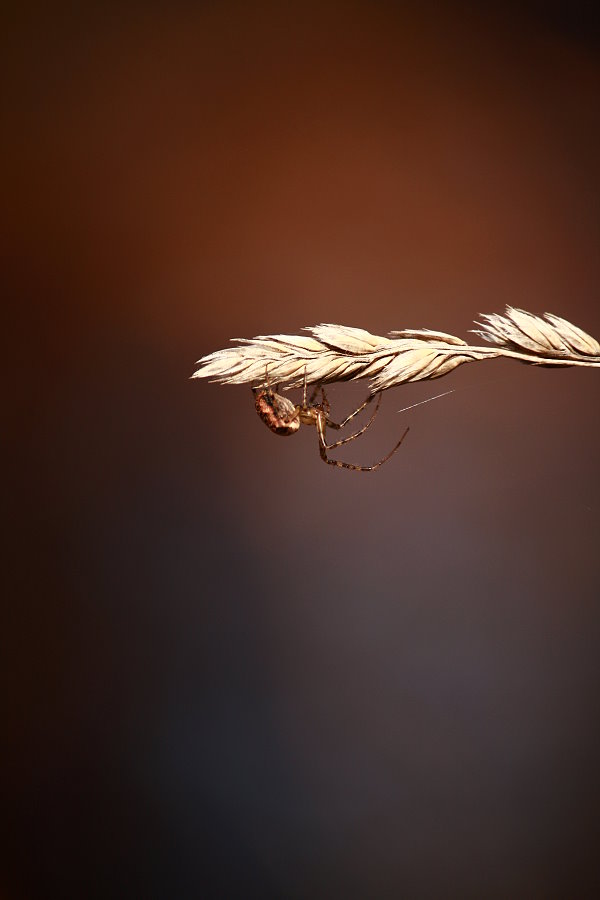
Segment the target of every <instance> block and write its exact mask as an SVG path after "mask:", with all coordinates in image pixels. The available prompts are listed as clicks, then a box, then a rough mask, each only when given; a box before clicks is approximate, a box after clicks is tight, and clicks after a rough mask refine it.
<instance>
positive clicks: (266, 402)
mask: <svg viewBox="0 0 600 900" xmlns="http://www.w3.org/2000/svg"><path fill="white" fill-rule="evenodd" d="M254 405H255V407H256V412H257V413H258V415H259V416H260V417H261V419H262V420H263V422H264V423H265V425H266V426H267V428H270V429H271V431H273V432H274V433H275V434H280V435H281V436H282V437H287V436H288V435H290V434H295V433H296V432H297V431H298V429H299V428H300V419H299V418H298V415H297V412H296V407H295V406H294V404H293V403H292V401H291V400H288V398H287V397H282V396H281V394H276V393H275V392H274V391H270V390H264V389H258V390H255V392H254Z"/></svg>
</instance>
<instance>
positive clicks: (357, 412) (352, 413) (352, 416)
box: [323, 391, 382, 429]
mask: <svg viewBox="0 0 600 900" xmlns="http://www.w3.org/2000/svg"><path fill="white" fill-rule="evenodd" d="M381 395H382V391H379V394H377V397H378V400H377V409H379V404H380V403H381ZM375 396H376V395H375V394H370V395H369V396H368V397H367V399H366V400H365V402H364V403H361V404H360V406H359V407H358V408H357V409H355V410H354V412H351V413H350V415H349V416H346V418H345V419H344V421H343V422H340V423H339V425H338V424H337V422H332V421H331V419H329V418H328V419H327V425H328V426H329V428H337V429H339V428H343V427H344V425H347V424H348V422H349V421H350V419H353V418H354V416H357V415H358V414H359V412H362V411H363V409H364V408H365V406H368V405H369V403H371V402H372V401H373V400H374V399H375ZM323 401H324V403H327V398H326V396H325V391H323ZM327 405H328V406H329V404H328V403H327ZM376 412H377V410H376ZM373 418H375V416H373ZM371 421H373V419H371ZM369 424H371V423H369Z"/></svg>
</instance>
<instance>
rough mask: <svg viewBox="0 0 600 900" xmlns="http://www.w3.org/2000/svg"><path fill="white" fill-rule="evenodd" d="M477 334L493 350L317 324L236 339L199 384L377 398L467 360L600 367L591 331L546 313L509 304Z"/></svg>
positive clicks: (411, 333)
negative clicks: (316, 389)
mask: <svg viewBox="0 0 600 900" xmlns="http://www.w3.org/2000/svg"><path fill="white" fill-rule="evenodd" d="M481 318H482V319H483V322H478V323H476V324H478V325H479V328H478V329H474V330H473V333H474V334H477V335H479V337H481V338H483V339H484V340H485V341H487V342H488V346H471V345H469V344H467V343H466V342H465V341H463V340H462V339H461V338H458V337H455V336H454V335H452V334H445V333H444V332H440V331H431V330H429V329H427V328H423V329H415V330H406V331H392V332H390V334H389V335H388V336H387V337H380V336H379V335H374V334H370V333H369V332H368V331H364V330H363V329H362V328H352V327H350V326H347V325H316V326H314V327H312V328H305V329H303V330H304V331H307V332H309V333H310V335H311V336H307V335H287V334H274V335H267V336H259V337H255V338H252V339H246V338H234V340H236V341H237V342H238V346H233V347H227V348H226V349H224V350H217V351H216V352H215V353H210V354H209V355H208V356H205V357H203V358H202V359H200V360H198V365H199V366H200V368H199V369H198V370H197V371H196V372H194V374H193V376H192V377H193V378H210V379H211V380H212V381H218V382H221V383H222V384H247V383H252V384H254V385H264V384H265V383H266V376H265V373H266V372H267V371H268V378H269V381H270V382H271V383H273V384H281V385H282V386H285V387H299V386H300V385H301V384H302V382H303V379H304V372H305V371H306V373H307V379H308V381H309V382H311V383H316V382H324V383H325V382H333V381H351V380H355V379H358V378H370V379H371V391H372V392H373V393H375V392H377V391H381V390H386V389H387V388H391V387H396V386H397V385H400V384H406V383H407V382H409V381H422V380H424V379H428V378H439V377H440V376H442V375H446V374H447V373H448V372H451V371H452V369H455V368H456V367H457V366H460V365H462V364H463V363H466V362H473V361H475V360H481V359H494V358H497V357H509V358H511V359H517V360H519V361H520V362H524V363H529V364H530V365H536V366H595V367H600V344H599V343H598V341H596V340H595V339H594V338H593V337H590V335H589V334H586V333H585V331H582V330H581V329H580V328H577V327H576V326H575V325H572V324H571V323H570V322H567V321H566V320H565V319H561V318H559V317H558V316H553V315H550V314H549V313H544V317H543V318H542V317H540V316H534V315H532V313H528V312H525V311H524V310H521V309H514V308H513V307H511V306H508V307H507V308H506V314H505V315H499V314H497V313H495V314H492V315H482V317H481Z"/></svg>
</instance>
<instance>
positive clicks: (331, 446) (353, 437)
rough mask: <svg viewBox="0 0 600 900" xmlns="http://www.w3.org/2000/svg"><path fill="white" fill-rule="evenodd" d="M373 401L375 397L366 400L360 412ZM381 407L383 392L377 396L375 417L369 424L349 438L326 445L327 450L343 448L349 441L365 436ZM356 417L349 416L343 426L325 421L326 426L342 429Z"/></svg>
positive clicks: (373, 416) (372, 417)
mask: <svg viewBox="0 0 600 900" xmlns="http://www.w3.org/2000/svg"><path fill="white" fill-rule="evenodd" d="M372 399H373V397H370V398H369V400H365V402H364V403H363V405H362V406H360V407H359V409H358V412H360V410H361V409H364V407H365V406H366V405H367V403H369V402H370V400H372ZM380 405H381V391H380V392H379V394H378V395H377V406H376V407H375V412H374V413H373V415H372V416H371V418H370V419H369V421H368V422H367V424H366V425H363V427H362V428H361V429H360V430H359V431H357V432H356V433H355V434H351V435H349V436H348V437H346V438H343V439H342V440H341V441H335V443H333V444H326V447H327V449H328V450H333V448H334V447H341V445H342V444H347V443H348V442H349V441H353V440H354V439H355V438H357V437H360V436H361V434H364V433H365V431H366V430H367V428H369V426H370V425H372V424H373V420H374V419H375V416H376V415H377V413H378V412H379V407H380ZM355 415H356V413H352V415H351V416H349V417H348V419H346V420H345V421H344V422H342V424H341V425H335V424H332V423H331V422H330V420H329V419H326V420H325V424H326V425H329V426H331V427H333V428H342V427H343V426H344V425H345V424H346V422H348V420H349V419H351V418H352V416H355Z"/></svg>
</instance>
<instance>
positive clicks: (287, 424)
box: [252, 370, 409, 472]
mask: <svg viewBox="0 0 600 900" xmlns="http://www.w3.org/2000/svg"><path fill="white" fill-rule="evenodd" d="M265 380H266V382H267V386H266V387H257V388H252V391H253V393H254V403H255V406H256V411H257V413H258V415H259V416H260V417H261V419H262V420H263V422H264V423H265V425H267V427H268V428H270V429H271V431H273V432H274V433H275V434H280V435H281V436H282V437H287V436H288V435H290V434H295V433H296V432H297V431H298V429H299V428H300V425H301V424H303V425H314V426H315V427H316V429H317V433H318V435H319V453H320V454H321V459H322V460H323V462H326V463H327V464H328V465H330V466H338V467H339V468H342V469H352V471H353V472H372V471H373V470H374V469H378V468H379V466H381V465H383V463H384V462H387V461H388V459H389V458H390V457H391V456H393V454H394V453H395V452H396V450H397V449H398V448H399V446H400V444H401V443H402V441H403V440H404V438H405V437H406V435H407V434H408V431H409V429H408V428H407V429H406V431H405V432H404V434H403V435H402V437H401V438H400V440H399V441H398V443H397V444H396V446H395V447H394V449H393V450H392V451H390V453H388V454H387V456H384V457H383V459H380V460H379V462H377V463H375V464H374V465H372V466H355V465H354V464H353V463H347V462H341V461H340V460H339V459H329V458H328V456H327V451H328V450H334V449H335V448H336V447H341V445H342V444H347V443H349V441H353V440H354V439H355V438H357V437H360V435H361V434H364V433H365V431H366V430H367V428H368V427H369V426H370V425H371V424H372V422H373V420H374V419H375V416H376V415H377V413H378V412H379V406H380V404H381V393H382V392H381V391H380V392H379V394H378V395H377V405H376V407H375V412H374V413H373V415H372V416H371V418H370V419H369V421H368V422H367V424H366V425H364V426H363V427H362V428H361V429H360V431H357V432H356V433H355V434H351V435H349V437H346V438H342V440H340V441H335V442H334V443H333V444H328V443H327V442H326V440H325V429H326V428H328V427H329V428H335V429H338V430H339V429H340V428H343V427H344V425H347V424H348V422H349V421H350V420H351V419H353V418H354V416H357V415H358V413H359V412H361V411H362V410H363V409H364V408H365V406H367V405H368V404H369V403H370V402H371V401H372V400H374V399H375V395H373V394H372V395H371V396H370V397H367V399H366V400H365V402H364V403H361V405H360V406H359V407H358V409H355V410H354V412H352V413H350V415H349V416H346V418H345V419H344V421H343V422H340V423H339V424H337V423H336V422H332V421H331V419H330V418H329V401H328V400H327V397H326V395H325V391H324V390H323V388H321V397H322V399H321V403H315V402H314V401H315V397H316V396H317V393H318V391H319V385H318V384H317V386H316V387H315V389H314V391H313V393H312V395H311V398H310V400H309V401H308V403H307V402H306V370H305V372H304V390H303V395H302V403H301V404H299V405H295V404H294V403H292V401H291V400H289V399H288V398H287V397H283V396H282V395H281V394H278V393H277V391H278V389H279V385H278V384H277V385H275V390H272V389H271V385H270V383H269V376H268V372H267V373H266V379H265Z"/></svg>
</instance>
